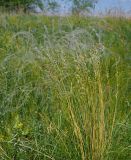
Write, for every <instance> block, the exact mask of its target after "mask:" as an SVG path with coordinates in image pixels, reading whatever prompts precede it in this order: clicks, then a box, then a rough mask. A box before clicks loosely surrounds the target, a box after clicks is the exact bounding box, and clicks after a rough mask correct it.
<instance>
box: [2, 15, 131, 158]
mask: <svg viewBox="0 0 131 160" xmlns="http://www.w3.org/2000/svg"><path fill="white" fill-rule="evenodd" d="M130 62H131V20H130V19H125V18H115V17H114V18H113V17H112V18H110V17H106V18H97V17H88V18H82V17H79V18H78V17H73V16H72V17H46V16H40V15H37V16H36V15H10V16H9V15H0V159H1V160H50V159H52V160H129V159H130V149H131V136H130V133H131V125H130V118H131V115H130V114H131V109H130V107H131V96H130V95H131V94H130V90H131V65H130V64H131V63H130Z"/></svg>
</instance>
